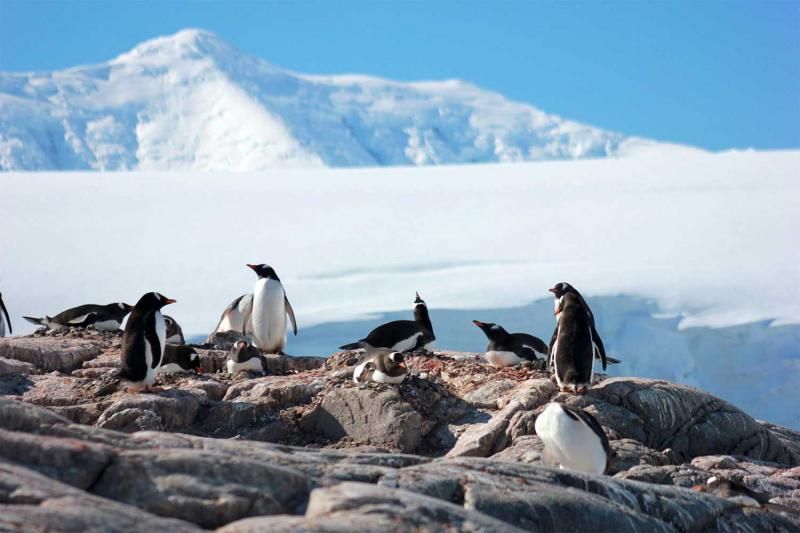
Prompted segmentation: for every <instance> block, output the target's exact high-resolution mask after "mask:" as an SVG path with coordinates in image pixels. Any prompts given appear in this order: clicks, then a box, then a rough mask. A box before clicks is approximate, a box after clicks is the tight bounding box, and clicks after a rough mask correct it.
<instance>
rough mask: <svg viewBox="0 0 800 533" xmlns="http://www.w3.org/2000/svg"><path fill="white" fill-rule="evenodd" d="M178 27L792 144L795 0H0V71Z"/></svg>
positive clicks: (360, 67) (658, 124)
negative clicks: (567, 0) (666, 0)
mask: <svg viewBox="0 0 800 533" xmlns="http://www.w3.org/2000/svg"><path fill="white" fill-rule="evenodd" d="M187 27H198V28H204V29H207V30H210V31H213V32H215V33H217V34H218V35H220V36H221V37H223V38H224V39H226V40H228V41H229V42H231V43H232V44H234V45H235V46H237V47H238V48H240V49H242V50H245V51H247V52H250V53H253V54H255V55H257V56H259V57H262V58H263V59H266V60H268V61H270V62H272V63H274V64H277V65H280V66H283V67H287V68H290V69H292V70H296V71H300V72H307V73H331V74H334V73H345V72H349V73H353V72H358V73H366V74H373V75H377V76H383V77H388V78H394V79H400V80H418V79H438V78H461V79H464V80H468V81H470V82H473V83H475V84H477V85H479V86H481V87H484V88H487V89H492V90H496V91H499V92H501V93H503V94H505V95H506V96H508V97H510V98H513V99H515V100H520V101H525V102H529V103H531V104H534V105H536V106H538V107H539V108H541V109H543V110H544V111H547V112H551V113H556V114H559V115H561V116H564V117H567V118H571V119H574V120H577V121H580V122H585V123H589V124H593V125H596V126H599V127H602V128H605V129H611V130H616V131H621V132H623V133H626V134H633V135H641V136H645V137H651V138H655V139H659V140H667V141H674V142H682V143H687V144H691V145H695V146H701V147H704V148H709V149H714V150H717V149H725V148H734V147H736V148H746V147H754V148H789V147H792V148H798V147H800V0H787V1H774V0H773V1H769V0H767V1H764V0H760V1H753V2H750V1H710V0H694V1H687V2H684V1H670V2H665V1H660V2H644V1H642V2H633V1H606V2H604V1H583V2H536V1H514V0H500V1H491V2H490V1H488V0H487V1H467V0H461V1H450V0H441V1H434V0H427V1H426V0H419V1H402V0H395V1H388V0H372V1H345V0H336V1H334V0H329V1H311V0H295V1H260V2H256V1H246V2H245V1H237V0H229V1H200V0H193V1H187V0H170V1H150V0H138V1H133V0H104V1H97V0H0V70H6V71H24V70H51V69H59V68H65V67H70V66H75V65H78V64H86V63H95V62H100V61H105V60H108V59H110V58H112V57H114V56H116V55H118V54H120V53H122V52H124V51H127V50H128V49H130V48H132V47H133V46H135V45H136V44H137V43H139V42H141V41H143V40H145V39H148V38H151V37H155V36H159V35H164V34H169V33H174V32H176V31H178V30H180V29H183V28H187Z"/></svg>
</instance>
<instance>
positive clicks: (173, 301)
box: [164, 298, 178, 305]
mask: <svg viewBox="0 0 800 533" xmlns="http://www.w3.org/2000/svg"><path fill="white" fill-rule="evenodd" d="M177 301H178V300H173V299H172V298H167V303H165V304H164V305H169V304H174V303H175V302H177Z"/></svg>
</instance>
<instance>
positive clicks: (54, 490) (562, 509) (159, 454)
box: [0, 331, 800, 532]
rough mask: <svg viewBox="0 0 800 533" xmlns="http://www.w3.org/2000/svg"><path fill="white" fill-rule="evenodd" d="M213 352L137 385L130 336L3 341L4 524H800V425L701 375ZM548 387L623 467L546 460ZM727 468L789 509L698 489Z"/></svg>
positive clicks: (0, 465)
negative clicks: (374, 380)
mask: <svg viewBox="0 0 800 533" xmlns="http://www.w3.org/2000/svg"><path fill="white" fill-rule="evenodd" d="M199 351H200V353H201V355H202V362H203V369H204V370H205V372H204V373H202V374H197V375H195V374H185V375H181V376H177V377H176V376H166V377H163V378H162V383H161V384H162V386H163V387H164V389H165V390H164V391H163V392H159V393H156V394H138V395H136V394H129V393H127V392H125V391H121V390H118V387H117V386H116V385H115V383H114V381H113V380H112V379H111V375H112V374H113V372H114V370H115V367H116V366H117V364H118V358H119V337H118V336H117V335H116V334H101V333H97V332H94V331H72V332H64V333H55V334H49V335H41V334H37V336H32V337H16V338H6V339H0V511H2V512H0V530H15V529H21V528H25V529H30V528H33V529H48V530H85V531H100V530H103V531H127V530H133V529H142V528H152V529H155V528H170V529H171V530H175V531H194V530H198V529H219V530H220V531H228V532H234V531H256V530H281V531H376V530H384V531H386V530H400V529H403V530H406V529H411V528H419V529H424V530H446V529H454V530H465V531H476V530H480V531H516V530H543V531H563V530H598V529H600V530H608V531H611V530H613V531H643V530H647V531H710V530H717V531H763V530H775V531H790V530H797V528H798V527H800V514H798V513H800V434H797V433H795V432H793V431H790V430H787V429H785V428H780V427H778V426H772V425H770V424H767V423H763V422H759V421H757V420H754V419H753V418H751V417H750V416H748V415H747V414H745V413H744V412H742V411H740V410H739V409H737V408H735V407H734V406H732V405H730V404H728V403H726V402H724V401H722V400H719V399H718V398H715V397H713V396H711V395H709V394H706V393H704V392H702V391H700V390H698V389H694V388H691V387H686V386H681V385H676V384H671V383H668V382H664V381H655V380H644V379H636V378H613V379H604V378H603V376H601V377H600V380H599V382H598V383H597V384H596V385H595V386H593V387H592V388H591V389H590V390H589V392H588V393H587V394H585V395H583V396H573V395H569V394H563V393H558V392H556V388H555V386H554V385H553V384H552V383H551V382H550V380H549V379H548V377H547V375H546V373H545V372H543V370H542V368H541V365H536V364H532V365H528V366H525V367H517V368H512V369H504V370H501V371H497V370H494V369H492V368H491V367H488V366H487V365H486V364H485V363H484V362H482V361H481V360H480V358H479V357H478V356H477V355H476V354H464V353H437V354H435V355H433V356H423V355H414V356H411V357H409V358H408V364H409V367H410V368H411V369H412V372H413V375H412V376H411V377H410V378H409V379H407V380H406V382H405V383H404V384H402V385H400V386H397V387H390V386H384V385H371V386H358V385H355V384H354V383H352V381H351V379H350V373H351V366H350V365H351V364H352V363H353V361H354V354H352V353H348V352H343V353H338V354H335V355H334V356H332V357H330V358H329V359H327V360H323V359H318V358H286V357H281V356H274V357H272V358H270V360H269V365H270V369H271V375H268V376H264V377H251V376H245V375H235V376H231V375H229V374H225V373H222V372H220V370H221V368H222V363H223V361H224V355H225V352H224V351H222V350H199ZM551 400H558V401H563V402H566V403H568V404H572V405H577V406H581V407H584V408H585V409H587V410H588V411H590V412H592V413H593V414H594V415H595V416H596V417H597V419H598V420H599V422H600V423H601V425H602V426H603V428H604V430H605V431H606V433H607V435H608V437H609V439H610V441H611V445H612V448H613V449H614V451H615V457H614V458H613V460H612V463H611V466H610V469H609V475H606V476H592V475H586V474H579V473H573V472H568V471H563V470H557V469H553V468H550V467H547V466H544V465H543V464H542V456H541V449H542V445H541V441H540V440H539V439H538V437H537V436H536V435H535V434H534V421H535V419H536V416H537V414H538V413H539V412H540V411H541V409H543V407H544V406H545V404H546V403H547V402H549V401H551ZM712 476H716V477H718V478H721V479H725V480H730V481H732V482H735V483H737V484H740V485H743V486H746V487H747V488H749V489H751V490H754V491H756V492H758V493H761V494H764V495H766V497H767V498H769V500H770V503H771V504H772V506H773V508H772V509H771V510H768V509H766V508H758V507H746V506H742V505H740V504H739V503H737V502H735V501H732V500H729V499H724V498H720V497H717V496H714V495H711V494H706V493H701V492H696V491H692V490H689V489H690V487H692V486H695V485H702V484H703V483H705V482H706V481H707V480H708V479H709V478H710V477H712ZM776 508H777V509H778V510H776Z"/></svg>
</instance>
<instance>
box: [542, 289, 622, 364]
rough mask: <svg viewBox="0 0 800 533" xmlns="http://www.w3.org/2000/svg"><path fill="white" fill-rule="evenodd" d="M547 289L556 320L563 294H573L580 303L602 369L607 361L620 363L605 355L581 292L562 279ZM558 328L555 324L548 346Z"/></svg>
mask: <svg viewBox="0 0 800 533" xmlns="http://www.w3.org/2000/svg"><path fill="white" fill-rule="evenodd" d="M547 290H548V291H550V292H552V293H553V298H554V302H553V303H554V305H555V314H556V321H558V317H559V313H558V304H559V303H560V302H561V299H562V298H563V297H564V295H565V294H574V295H575V296H577V298H578V300H579V301H580V303H581V307H583V309H584V311H586V313H587V314H588V315H589V321H590V322H591V326H592V343H593V344H594V357H595V359H600V362H601V363H603V370H605V369H606V366H607V363H611V364H617V363H621V362H622V361H620V360H619V359H614V358H613V357H607V356H606V349H605V346H603V339H601V338H600V335H599V334H598V333H597V328H596V327H595V324H594V314H593V313H592V310H591V309H590V308H589V304H587V303H586V300H584V298H583V296H581V293H579V292H578V289H576V288H575V287H573V286H572V285H570V284H569V283H567V282H565V281H562V282H561V283H556V284H555V285H554V286H553V287H552V288H551V289H547ZM557 330H558V326H556V330H554V331H553V336H552V338H551V339H550V347H551V348H552V346H553V342H555V340H556V331H557Z"/></svg>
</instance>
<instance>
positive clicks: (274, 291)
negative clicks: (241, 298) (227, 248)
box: [245, 264, 297, 353]
mask: <svg viewBox="0 0 800 533" xmlns="http://www.w3.org/2000/svg"><path fill="white" fill-rule="evenodd" d="M247 266H248V267H250V268H252V269H253V272H255V273H256V274H257V275H258V280H257V281H256V285H255V287H254V288H253V310H252V314H251V315H250V320H251V321H252V323H253V341H254V342H253V343H254V344H255V346H256V348H258V349H259V350H261V351H262V352H265V353H283V348H284V346H286V315H289V320H291V321H292V331H294V334H295V335H297V322H295V319H294V310H293V309H292V305H291V304H290V303H289V299H288V298H287V297H286V291H284V290H283V285H281V280H280V278H279V277H278V275H277V274H276V273H275V270H274V269H273V268H272V267H271V266H269V265H263V264H262V265H249V264H248V265H247ZM246 323H247V316H245V324H246Z"/></svg>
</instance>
